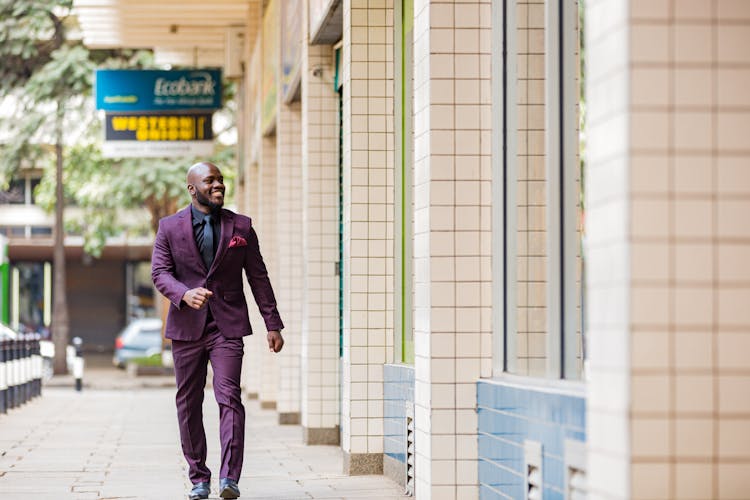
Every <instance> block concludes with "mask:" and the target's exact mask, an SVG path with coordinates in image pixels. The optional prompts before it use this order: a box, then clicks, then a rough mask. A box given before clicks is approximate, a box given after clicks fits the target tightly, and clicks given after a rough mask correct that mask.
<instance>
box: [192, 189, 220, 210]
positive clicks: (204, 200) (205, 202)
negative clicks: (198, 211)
mask: <svg viewBox="0 0 750 500" xmlns="http://www.w3.org/2000/svg"><path fill="white" fill-rule="evenodd" d="M195 199H196V200H197V201H198V203H200V204H201V205H203V206H206V207H208V208H209V210H211V211H212V212H216V211H217V210H219V209H220V208H221V207H222V206H223V205H224V199H223V198H222V200H221V202H219V203H215V202H213V201H211V200H209V199H208V198H206V197H205V196H203V193H201V192H200V191H198V190H197V189H196V190H195Z"/></svg>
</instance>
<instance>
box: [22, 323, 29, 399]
mask: <svg viewBox="0 0 750 500" xmlns="http://www.w3.org/2000/svg"><path fill="white" fill-rule="evenodd" d="M29 337H30V335H28V334H25V335H23V336H21V381H22V385H21V404H26V403H27V402H28V401H29V399H31V352H30V351H31V349H30V348H31V341H30V338H29Z"/></svg>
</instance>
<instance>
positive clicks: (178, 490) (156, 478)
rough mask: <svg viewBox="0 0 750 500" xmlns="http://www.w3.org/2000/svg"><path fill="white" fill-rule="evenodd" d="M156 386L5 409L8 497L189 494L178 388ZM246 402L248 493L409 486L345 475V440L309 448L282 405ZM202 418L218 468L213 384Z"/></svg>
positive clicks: (3, 493)
mask: <svg viewBox="0 0 750 500" xmlns="http://www.w3.org/2000/svg"><path fill="white" fill-rule="evenodd" d="M120 378H121V379H122V380H124V378H122V377H120ZM123 384H124V382H123ZM53 385H55V384H53ZM100 385H101V384H100ZM132 385H133V384H132V383H131V386H132ZM158 385H159V384H153V385H151V386H150V387H148V388H141V387H130V388H127V387H125V388H119V389H107V388H97V385H96V384H92V386H93V387H94V388H90V389H84V391H83V392H81V393H76V392H75V391H74V390H72V389H71V388H69V387H61V386H54V387H47V388H46V389H45V392H44V395H43V396H42V397H41V398H38V399H36V400H35V401H32V402H30V403H28V404H27V405H25V406H24V407H22V408H19V409H16V410H13V411H11V412H10V413H9V414H7V415H0V497H1V498H2V499H3V500H7V499H10V500H15V499H18V500H20V499H24V500H25V499H28V498H33V499H34V500H47V499H49V500H60V499H94V498H98V499H139V500H140V499H156V498H158V499H162V500H163V499H167V500H173V499H181V498H186V496H185V492H186V491H187V489H188V487H189V482H188V480H187V473H186V467H185V463H184V459H183V458H182V454H181V452H180V449H179V438H178V432H177V425H176V416H175V409H174V389H173V388H165V387H158ZM245 407H246V410H247V438H246V440H245V441H246V444H245V465H244V468H243V474H242V478H241V480H240V483H239V484H240V489H241V490H242V497H241V498H243V499H244V498H267V499H303V498H304V499H307V498H328V499H333V498H373V499H374V498H378V499H380V498H403V495H402V489H401V487H400V486H398V485H397V484H395V483H394V482H392V481H390V480H388V479H387V478H385V477H383V476H354V477H350V476H345V475H344V474H342V472H341V471H342V455H341V450H340V449H339V448H338V447H335V446H305V445H303V444H302V431H301V428H300V427H299V426H279V425H276V415H275V413H274V412H272V411H268V410H261V409H260V407H259V405H258V403H257V402H256V401H246V404H245ZM204 420H205V422H206V433H207V436H208V440H209V441H208V448H209V461H208V465H209V467H210V468H211V470H212V471H214V473H215V474H218V470H219V444H218V409H217V406H216V403H215V401H214V398H213V393H212V392H210V391H209V392H207V394H206V398H205V403H204ZM212 486H213V490H212V496H211V497H210V498H214V499H215V498H218V492H217V491H216V490H217V487H218V476H215V477H214V480H213V484H212Z"/></svg>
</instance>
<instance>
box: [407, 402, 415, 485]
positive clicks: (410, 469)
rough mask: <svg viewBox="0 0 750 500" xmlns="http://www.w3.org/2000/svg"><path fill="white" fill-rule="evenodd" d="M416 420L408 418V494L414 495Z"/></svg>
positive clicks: (408, 416)
mask: <svg viewBox="0 0 750 500" xmlns="http://www.w3.org/2000/svg"><path fill="white" fill-rule="evenodd" d="M414 461H415V456H414V418H413V417H412V416H411V415H407V417H406V494H407V495H409V496H413V495H414Z"/></svg>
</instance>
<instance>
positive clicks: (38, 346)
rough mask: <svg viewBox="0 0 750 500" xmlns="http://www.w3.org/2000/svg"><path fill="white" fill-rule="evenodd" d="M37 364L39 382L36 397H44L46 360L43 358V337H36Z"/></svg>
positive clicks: (39, 335) (37, 382)
mask: <svg viewBox="0 0 750 500" xmlns="http://www.w3.org/2000/svg"><path fill="white" fill-rule="evenodd" d="M36 364H37V381H36V395H37V396H41V395H42V379H43V378H44V358H43V357H42V336H41V334H38V333H37V335H36Z"/></svg>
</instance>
